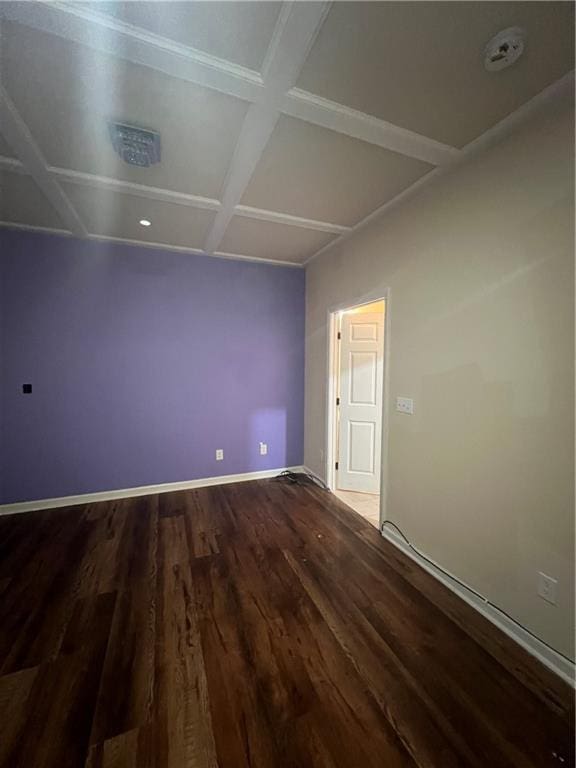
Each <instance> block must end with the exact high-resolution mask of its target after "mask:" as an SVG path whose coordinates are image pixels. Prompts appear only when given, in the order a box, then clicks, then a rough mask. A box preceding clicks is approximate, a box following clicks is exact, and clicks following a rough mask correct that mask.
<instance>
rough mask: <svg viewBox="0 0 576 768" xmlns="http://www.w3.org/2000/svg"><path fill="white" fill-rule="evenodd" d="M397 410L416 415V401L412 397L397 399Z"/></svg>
mask: <svg viewBox="0 0 576 768" xmlns="http://www.w3.org/2000/svg"><path fill="white" fill-rule="evenodd" d="M396 410H397V411H400V413H409V414H410V415H412V414H413V413H414V400H412V398H411V397H397V398H396Z"/></svg>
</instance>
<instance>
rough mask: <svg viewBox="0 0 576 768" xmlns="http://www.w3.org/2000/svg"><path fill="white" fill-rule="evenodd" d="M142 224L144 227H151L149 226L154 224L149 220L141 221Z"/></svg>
mask: <svg viewBox="0 0 576 768" xmlns="http://www.w3.org/2000/svg"><path fill="white" fill-rule="evenodd" d="M140 224H141V225H142V226H143V227H149V226H150V224H152V222H151V221H148V219H140Z"/></svg>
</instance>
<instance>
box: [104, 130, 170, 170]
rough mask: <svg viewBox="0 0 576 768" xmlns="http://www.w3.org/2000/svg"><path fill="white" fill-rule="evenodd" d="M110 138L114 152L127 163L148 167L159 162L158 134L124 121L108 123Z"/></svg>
mask: <svg viewBox="0 0 576 768" xmlns="http://www.w3.org/2000/svg"><path fill="white" fill-rule="evenodd" d="M109 129H110V139H111V140H112V146H113V147H114V150H115V151H116V154H118V155H120V157H121V158H122V160H124V162H125V163H128V165H137V166H138V167H139V168H149V167H150V166H151V165H154V163H159V162H160V134H159V133H156V131H148V130H146V129H145V128H136V127H135V126H133V125H124V123H110V125H109Z"/></svg>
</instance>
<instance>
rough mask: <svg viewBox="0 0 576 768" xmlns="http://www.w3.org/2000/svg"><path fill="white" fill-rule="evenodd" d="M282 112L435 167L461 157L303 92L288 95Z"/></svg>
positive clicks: (436, 143)
mask: <svg viewBox="0 0 576 768" xmlns="http://www.w3.org/2000/svg"><path fill="white" fill-rule="evenodd" d="M282 112H284V114H286V115H290V117H297V118H298V119H299V120H305V121H306V122H308V123H313V124H314V125H319V126H321V127H322V128H328V129H329V130H331V131H336V132H337V133H343V134H344V135H346V136H351V137H353V138H355V139H360V140H361V141H366V142H368V143H369V144H376V145H377V146H379V147H383V148H384V149H389V150H392V151H393V152H399V153H400V154H402V155H407V156H408V157H414V158H416V159H418V160H423V161H424V162H426V163H430V164H431V165H445V164H446V163H450V162H452V160H453V159H454V158H455V157H457V156H458V155H459V154H460V150H459V149H456V148H455V147H451V146H449V145H447V144H442V143H441V142H439V141H436V140H435V139H429V138H428V137H427V136H422V135H420V134H419V133H414V131H409V130H407V129H406V128H400V127H399V126H398V125H393V124H392V123H388V122H386V120H380V118H378V117H374V116H373V115H367V114H365V113H364V112H359V111H358V110H356V109H351V108H350V107H346V106H344V105H343V104H337V103H336V102H335V101H330V100H329V99H324V98H322V97H321V96H316V95H315V94H313V93H308V92H307V91H302V90H300V89H299V88H292V90H291V91H289V92H288V93H287V94H286V97H285V99H284V104H283V105H282Z"/></svg>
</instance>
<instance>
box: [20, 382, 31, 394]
mask: <svg viewBox="0 0 576 768" xmlns="http://www.w3.org/2000/svg"><path fill="white" fill-rule="evenodd" d="M22 392H23V394H25V395H31V394H32V384H22Z"/></svg>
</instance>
